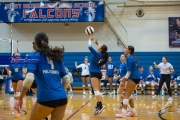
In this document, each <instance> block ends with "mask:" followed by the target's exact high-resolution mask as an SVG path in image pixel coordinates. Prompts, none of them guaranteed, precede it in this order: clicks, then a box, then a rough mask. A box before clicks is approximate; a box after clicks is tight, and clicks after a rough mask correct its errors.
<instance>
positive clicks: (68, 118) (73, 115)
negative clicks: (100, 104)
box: [66, 100, 90, 120]
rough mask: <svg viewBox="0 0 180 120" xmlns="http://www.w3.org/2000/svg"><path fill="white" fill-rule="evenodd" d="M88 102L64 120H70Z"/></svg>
mask: <svg viewBox="0 0 180 120" xmlns="http://www.w3.org/2000/svg"><path fill="white" fill-rule="evenodd" d="M89 102H90V100H88V101H87V102H86V103H85V104H84V105H82V106H81V107H80V108H79V109H77V110H76V111H75V112H74V113H73V114H71V115H70V116H69V117H68V118H67V119H66V120H69V119H71V118H72V117H73V116H74V115H75V114H76V113H77V112H79V111H80V110H81V109H82V108H83V107H84V106H86V105H87V104H88V103H89Z"/></svg>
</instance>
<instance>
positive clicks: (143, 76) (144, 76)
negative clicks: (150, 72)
mask: <svg viewBox="0 0 180 120" xmlns="http://www.w3.org/2000/svg"><path fill="white" fill-rule="evenodd" d="M145 78H146V74H145V73H144V72H143V73H140V80H145Z"/></svg>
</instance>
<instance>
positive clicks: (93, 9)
mask: <svg viewBox="0 0 180 120" xmlns="http://www.w3.org/2000/svg"><path fill="white" fill-rule="evenodd" d="M104 5H105V3H104V2H103V1H91V2H88V1H84V2H83V1H76V2H75V1H73V2H72V1H66V2H14V3H13V2H1V3H0V11H1V12H0V22H1V23H36V22H37V23H41V22H104V9H105V7H104Z"/></svg>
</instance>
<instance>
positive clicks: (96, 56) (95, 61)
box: [88, 46, 103, 73]
mask: <svg viewBox="0 0 180 120" xmlns="http://www.w3.org/2000/svg"><path fill="white" fill-rule="evenodd" d="M88 48H89V50H90V51H91V53H92V55H91V59H90V67H89V71H90V72H95V73H101V68H100V66H99V61H100V60H101V59H103V55H102V54H101V53H99V52H98V51H96V50H95V49H94V48H93V47H92V46H88Z"/></svg>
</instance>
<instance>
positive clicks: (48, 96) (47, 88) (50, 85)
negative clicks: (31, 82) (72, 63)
mask: <svg viewBox="0 0 180 120" xmlns="http://www.w3.org/2000/svg"><path fill="white" fill-rule="evenodd" d="M28 58H29V59H31V58H32V59H38V62H37V63H33V64H27V71H28V72H30V73H34V75H35V79H36V83H37V88H38V89H37V101H38V102H45V101H51V100H58V99H63V98H67V96H66V93H65V90H64V87H63V86H62V84H61V82H60V80H61V78H62V77H64V76H65V75H66V70H65V67H64V64H63V62H58V61H56V60H49V59H48V58H47V57H46V56H44V55H41V54H40V53H39V52H35V53H31V54H30V55H29V57H28Z"/></svg>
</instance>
